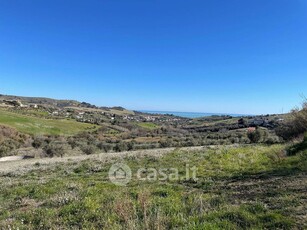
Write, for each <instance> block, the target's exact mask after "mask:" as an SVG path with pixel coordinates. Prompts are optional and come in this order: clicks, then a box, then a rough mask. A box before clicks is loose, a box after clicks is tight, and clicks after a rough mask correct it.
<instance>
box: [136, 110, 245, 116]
mask: <svg viewBox="0 0 307 230" xmlns="http://www.w3.org/2000/svg"><path fill="white" fill-rule="evenodd" d="M140 112H143V113H151V114H163V115H165V114H172V115H174V116H179V117H186V118H199V117H209V116H213V115H217V116H221V115H229V116H232V117H242V116H248V115H246V114H227V113H194V112H171V111H147V110H141V111H140Z"/></svg>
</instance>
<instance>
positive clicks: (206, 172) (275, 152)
mask: <svg viewBox="0 0 307 230" xmlns="http://www.w3.org/2000/svg"><path fill="white" fill-rule="evenodd" d="M284 148H285V147H284V146H281V145H276V146H272V147H266V146H250V147H239V148H233V147H232V148H230V147H220V148H218V149H207V150H203V151H182V150H176V151H174V152H172V153H170V154H167V155H164V156H160V157H154V156H143V157H134V156H130V157H129V156H127V157H126V158H124V159H121V160H120V161H123V162H125V163H126V164H128V165H129V166H130V167H131V169H132V172H133V174H134V177H133V180H132V181H131V182H130V183H129V184H128V186H126V187H118V186H115V185H113V184H111V183H110V182H109V180H108V170H109V168H110V166H111V165H112V164H113V163H115V162H117V159H115V158H114V159H113V160H110V161H107V162H105V161H103V160H98V159H97V160H86V161H81V162H70V163H61V164H57V165H53V166H52V165H51V166H49V167H46V166H44V165H42V166H40V165H33V170H32V171H30V172H27V173H24V174H21V175H17V174H16V175H15V174H14V173H10V174H7V175H2V177H0V183H1V185H2V186H1V187H0V204H1V205H0V228H5V229H6V228H8V226H10V228H12V229H17V228H19V229H72V228H73V229H79V228H85V229H295V228H299V227H300V228H302V229H303V228H304V227H307V225H306V224H307V222H306V219H304V216H305V215H306V214H307V208H306V206H305V202H306V199H307V197H306V194H305V191H306V184H307V183H306V182H307V177H306V175H307V152H301V153H299V154H297V155H296V156H291V157H286V156H285V155H284V154H283V150H284ZM187 163H188V164H189V165H190V166H196V167H197V168H198V173H197V177H198V180H197V181H194V180H183V179H181V180H175V181H169V180H167V181H152V182H149V181H145V182H144V181H139V180H137V179H136V178H135V173H136V171H137V170H138V169H139V168H140V167H146V168H151V167H152V168H156V169H159V168H177V169H178V170H179V173H180V175H181V176H183V175H185V165H186V164H187Z"/></svg>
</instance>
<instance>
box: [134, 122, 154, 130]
mask: <svg viewBox="0 0 307 230" xmlns="http://www.w3.org/2000/svg"><path fill="white" fill-rule="evenodd" d="M137 125H138V126H140V127H142V128H145V129H150V130H154V129H157V128H159V127H160V126H159V125H156V124H154V123H152V122H141V123H137Z"/></svg>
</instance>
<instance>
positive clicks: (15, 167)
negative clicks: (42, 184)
mask: <svg viewBox="0 0 307 230" xmlns="http://www.w3.org/2000/svg"><path fill="white" fill-rule="evenodd" d="M180 149H181V150H186V151H189V150H191V151H193V150H204V149H206V147H187V148H180ZM174 150H175V148H166V149H150V150H139V151H130V152H120V153H100V154H93V155H81V156H67V157H62V158H61V157H54V158H33V159H25V160H23V159H21V157H11V158H10V159H9V158H7V160H6V161H2V162H1V161H0V174H6V173H24V172H26V171H29V170H31V169H33V167H32V166H34V165H36V164H39V165H44V166H48V165H49V166H52V165H54V164H57V163H65V162H70V163H71V162H79V161H83V160H88V159H93V160H107V159H112V158H122V157H127V156H146V155H150V156H162V155H164V154H168V153H171V152H172V151H174ZM12 159H13V160H14V161H8V160H12Z"/></svg>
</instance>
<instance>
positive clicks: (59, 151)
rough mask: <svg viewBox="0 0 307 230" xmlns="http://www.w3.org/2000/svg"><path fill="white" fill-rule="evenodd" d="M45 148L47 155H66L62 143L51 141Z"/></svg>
mask: <svg viewBox="0 0 307 230" xmlns="http://www.w3.org/2000/svg"><path fill="white" fill-rule="evenodd" d="M43 150H44V151H45V154H46V156H47V157H55V156H60V157H62V156H63V155H64V148H63V145H62V143H56V142H51V143H49V144H48V145H46V146H45V147H44V148H43Z"/></svg>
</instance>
